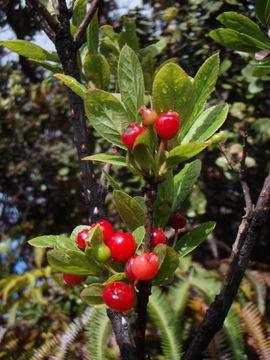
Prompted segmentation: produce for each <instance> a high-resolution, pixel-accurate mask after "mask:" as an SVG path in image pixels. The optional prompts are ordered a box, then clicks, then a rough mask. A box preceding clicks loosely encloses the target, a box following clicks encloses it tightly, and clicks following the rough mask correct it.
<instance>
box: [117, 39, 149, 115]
mask: <svg viewBox="0 0 270 360" xmlns="http://www.w3.org/2000/svg"><path fill="white" fill-rule="evenodd" d="M118 83H119V89H120V93H121V100H122V102H123V103H124V105H125V107H126V109H127V112H128V115H129V117H130V120H131V121H132V122H136V121H137V119H138V117H139V114H138V110H139V108H140V107H141V106H142V105H144V79H143V72H142V67H141V64H140V61H139V59H138V57H137V55H136V54H135V52H134V51H133V50H132V49H131V48H130V47H128V46H127V45H125V46H124V47H123V49H122V50H121V53H120V57H119V62H118Z"/></svg>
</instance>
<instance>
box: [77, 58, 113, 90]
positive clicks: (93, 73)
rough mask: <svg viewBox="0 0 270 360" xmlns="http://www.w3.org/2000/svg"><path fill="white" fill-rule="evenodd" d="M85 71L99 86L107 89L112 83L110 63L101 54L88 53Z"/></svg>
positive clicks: (89, 78) (88, 77)
mask: <svg viewBox="0 0 270 360" xmlns="http://www.w3.org/2000/svg"><path fill="white" fill-rule="evenodd" d="M83 67H84V73H85V76H86V78H87V80H88V81H91V82H92V83H93V84H94V85H95V86H96V87H97V88H99V89H103V90H107V89H108V87H109V85H110V75H111V73H110V65H109V63H108V61H107V59H105V57H103V56H101V55H92V54H88V55H86V57H85V61H84V65H83Z"/></svg>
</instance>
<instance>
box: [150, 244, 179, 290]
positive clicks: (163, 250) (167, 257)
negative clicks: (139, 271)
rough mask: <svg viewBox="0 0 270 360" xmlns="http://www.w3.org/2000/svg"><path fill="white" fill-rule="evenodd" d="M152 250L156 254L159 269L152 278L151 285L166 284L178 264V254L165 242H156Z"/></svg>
mask: <svg viewBox="0 0 270 360" xmlns="http://www.w3.org/2000/svg"><path fill="white" fill-rule="evenodd" d="M153 251H154V252H155V253H157V254H158V263H159V270H158V273H157V275H156V276H155V278H154V279H153V285H166V284H168V283H170V282H171V280H172V276H173V274H174V272H175V270H176V269H177V267H178V265H179V255H178V254H177V252H176V251H175V250H174V249H173V248H171V247H170V246H167V245H165V244H158V245H157V246H156V247H155V248H154V250H153Z"/></svg>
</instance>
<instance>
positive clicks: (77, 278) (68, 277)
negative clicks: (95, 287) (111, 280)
mask: <svg viewBox="0 0 270 360" xmlns="http://www.w3.org/2000/svg"><path fill="white" fill-rule="evenodd" d="M63 279H64V281H65V283H66V284H67V285H79V284H80V283H81V282H83V281H85V280H86V279H87V276H83V275H73V274H66V273H64V274H63Z"/></svg>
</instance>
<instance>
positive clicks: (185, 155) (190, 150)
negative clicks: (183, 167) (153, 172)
mask: <svg viewBox="0 0 270 360" xmlns="http://www.w3.org/2000/svg"><path fill="white" fill-rule="evenodd" d="M209 145H210V143H200V142H198V143H196V142H194V143H189V144H183V145H179V146H177V147H175V148H174V149H172V150H171V151H169V153H168V155H167V159H166V163H165V165H166V167H167V168H174V167H176V166H178V165H179V164H180V163H181V162H183V161H186V160H188V159H190V158H192V157H193V156H195V155H197V154H199V153H200V152H201V151H202V150H203V149H205V148H206V147H207V146H209Z"/></svg>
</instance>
